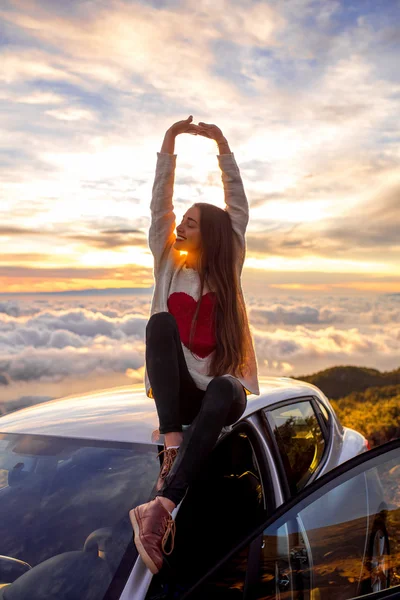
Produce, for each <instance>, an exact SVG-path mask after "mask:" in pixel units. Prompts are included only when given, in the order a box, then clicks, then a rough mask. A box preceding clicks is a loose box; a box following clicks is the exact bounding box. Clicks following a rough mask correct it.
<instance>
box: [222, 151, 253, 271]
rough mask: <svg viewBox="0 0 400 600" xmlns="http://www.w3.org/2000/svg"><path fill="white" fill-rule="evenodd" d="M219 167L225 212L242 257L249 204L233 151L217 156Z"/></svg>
mask: <svg viewBox="0 0 400 600" xmlns="http://www.w3.org/2000/svg"><path fill="white" fill-rule="evenodd" d="M217 158H218V162H219V167H220V169H221V171H222V174H221V178H222V183H223V186H224V196H225V204H226V209H225V210H226V212H227V213H228V214H229V216H230V218H231V223H232V229H233V230H234V231H235V233H236V234H237V236H238V241H239V244H240V248H241V250H242V259H243V261H244V258H245V256H244V255H245V252H246V241H245V233H246V227H247V223H248V222H249V204H248V201H247V197H246V193H245V191H244V187H243V181H242V178H241V175H240V171H239V167H238V165H237V163H236V160H235V156H234V154H233V152H232V153H231V154H219V155H218V156H217Z"/></svg>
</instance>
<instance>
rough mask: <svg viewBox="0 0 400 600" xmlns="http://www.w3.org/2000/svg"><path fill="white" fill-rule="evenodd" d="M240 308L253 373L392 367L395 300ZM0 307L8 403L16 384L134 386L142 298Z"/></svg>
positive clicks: (397, 355) (399, 306) (259, 301)
mask: <svg viewBox="0 0 400 600" xmlns="http://www.w3.org/2000/svg"><path fill="white" fill-rule="evenodd" d="M247 307H248V315H249V320H250V325H251V329H252V333H253V336H254V343H255V349H256V354H257V360H258V364H259V371H260V375H262V374H265V375H267V374H272V375H276V374H286V375H288V374H289V375H290V374H293V375H296V373H299V372H300V373H301V372H303V373H307V372H314V371H316V370H317V366H318V367H319V366H321V367H322V368H324V366H325V367H326V366H333V365H335V364H364V365H365V364H367V365H370V366H373V364H375V368H378V365H384V366H387V367H388V368H393V367H392V363H395V362H396V360H397V362H400V303H399V300H398V297H397V296H393V297H391V296H371V297H342V296H339V297H333V296H329V295H324V296H315V297H313V298H312V297H310V298H308V299H306V298H304V297H302V296H300V295H299V296H296V295H292V296H288V297H286V298H284V297H279V296H270V297H269V298H268V301H266V299H265V298H263V297H262V296H260V295H259V296H257V297H252V298H250V299H248V301H247ZM0 309H1V311H2V312H1V313H0V384H1V386H2V388H3V389H7V390H9V391H7V395H8V397H9V398H10V399H12V398H13V397H14V398H15V397H17V394H16V393H14V395H12V394H13V390H14V389H17V388H16V386H19V388H18V389H19V390H20V394H19V395H20V396H21V395H29V394H27V393H26V389H25V388H23V389H22V390H21V389H20V388H21V386H26V385H27V384H28V383H31V384H32V385H35V386H36V387H35V393H34V394H33V395H46V392H47V394H48V395H51V396H54V384H55V383H57V382H68V381H71V382H75V384H74V385H76V381H78V380H82V382H83V381H84V380H86V381H87V380H93V382H94V383H93V385H94V386H95V385H96V379H95V377H96V376H98V378H99V380H100V379H101V378H104V377H105V376H110V377H111V376H113V377H115V376H116V375H118V374H119V376H120V378H121V381H124V382H127V380H129V379H130V380H132V379H133V380H134V381H138V382H143V375H144V372H143V369H144V356H145V329H146V325H147V321H148V316H149V310H150V300H149V298H145V297H142V298H141V297H139V296H136V297H135V296H133V297H130V298H126V299H124V298H118V297H116V298H111V297H109V298H85V297H80V298H79V297H75V298H70V299H65V298H43V299H41V298H34V297H33V298H26V299H25V300H18V301H17V300H13V301H6V302H2V304H1V305H0ZM371 363H372V364H371ZM101 381H103V379H101ZM39 384H40V386H41V387H39V388H38V387H37V386H38V385H39ZM103 385H104V383H103ZM114 385H115V383H114ZM49 386H53V387H51V388H50V387H49ZM30 395H32V392H31V394H30Z"/></svg>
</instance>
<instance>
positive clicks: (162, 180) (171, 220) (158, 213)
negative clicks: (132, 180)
mask: <svg viewBox="0 0 400 600" xmlns="http://www.w3.org/2000/svg"><path fill="white" fill-rule="evenodd" d="M192 119H193V117H192V116H190V117H189V118H188V119H185V120H184V121H178V122H177V123H175V124H174V125H172V127H170V128H169V129H168V130H167V132H166V133H165V136H164V140H163V144H162V146H161V151H160V152H157V165H156V174H155V178H154V184H153V191H152V199H151V203H150V212H151V224H150V229H149V236H148V241H149V247H150V250H151V252H152V254H153V256H154V269H155V271H156V270H157V269H158V267H159V264H160V261H161V259H162V257H163V255H164V253H165V251H166V250H168V249H169V248H170V247H171V246H172V244H173V243H174V242H175V235H174V230H175V213H174V210H173V209H174V205H173V203H172V196H173V193H174V179H175V167H176V156H177V155H176V154H174V148H175V139H176V136H177V135H179V134H180V133H193V134H196V131H195V130H194V128H193V126H192V125H191V121H192Z"/></svg>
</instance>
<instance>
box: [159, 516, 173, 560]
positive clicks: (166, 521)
mask: <svg viewBox="0 0 400 600" xmlns="http://www.w3.org/2000/svg"><path fill="white" fill-rule="evenodd" d="M164 527H165V528H166V529H165V533H164V536H163V539H162V542H161V547H162V550H163V552H164V554H166V555H167V556H169V555H170V554H172V551H173V549H174V543H175V532H176V527H175V521H174V519H173V518H172V517H171V516H170V517H164V518H163V529H164ZM170 535H171V549H170V550H169V552H167V551H166V550H165V546H166V544H167V541H168V538H169V536H170Z"/></svg>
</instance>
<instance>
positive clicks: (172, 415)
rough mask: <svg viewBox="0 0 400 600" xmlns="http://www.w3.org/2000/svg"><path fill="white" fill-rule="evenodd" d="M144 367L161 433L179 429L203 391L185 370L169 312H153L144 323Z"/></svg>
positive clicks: (176, 331) (174, 324)
mask: <svg viewBox="0 0 400 600" xmlns="http://www.w3.org/2000/svg"><path fill="white" fill-rule="evenodd" d="M146 368H147V373H148V376H149V381H150V384H151V387H152V389H153V396H154V400H155V403H156V407H157V413H158V418H159V423H160V433H164V434H165V433H169V432H172V431H182V423H184V422H185V420H184V419H185V416H186V414H185V413H187V412H190V410H191V409H192V408H193V409H195V408H196V406H197V407H198V406H199V405H200V401H201V398H202V396H203V395H204V391H203V390H199V389H198V388H197V387H196V385H195V383H194V381H193V379H192V377H191V375H190V373H189V371H188V368H187V365H186V360H185V356H184V354H183V350H182V343H181V339H180V335H179V330H178V325H177V323H176V320H175V317H174V316H173V315H172V314H171V313H169V312H165V311H163V312H159V313H155V314H154V315H152V316H151V317H150V319H149V321H148V323H147V326H146ZM186 404H188V406H187V407H186ZM189 409H190V410H189ZM189 422H190V421H189Z"/></svg>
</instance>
